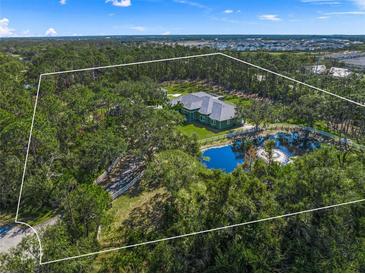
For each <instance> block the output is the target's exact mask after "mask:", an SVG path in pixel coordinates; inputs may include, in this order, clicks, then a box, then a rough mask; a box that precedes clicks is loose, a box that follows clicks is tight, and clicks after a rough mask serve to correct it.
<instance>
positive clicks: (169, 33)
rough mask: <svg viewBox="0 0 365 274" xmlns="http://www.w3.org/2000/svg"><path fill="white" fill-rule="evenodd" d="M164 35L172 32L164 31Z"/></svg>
mask: <svg viewBox="0 0 365 274" xmlns="http://www.w3.org/2000/svg"><path fill="white" fill-rule="evenodd" d="M162 35H171V32H169V31H165V32H164V33H162Z"/></svg>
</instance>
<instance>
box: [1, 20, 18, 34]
mask: <svg viewBox="0 0 365 274" xmlns="http://www.w3.org/2000/svg"><path fill="white" fill-rule="evenodd" d="M14 31H15V30H14V29H11V28H9V19H8V18H5V17H4V18H2V19H0V37H3V36H10V35H13V34H14Z"/></svg>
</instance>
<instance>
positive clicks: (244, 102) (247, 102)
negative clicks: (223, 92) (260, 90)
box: [223, 95, 254, 107]
mask: <svg viewBox="0 0 365 274" xmlns="http://www.w3.org/2000/svg"><path fill="white" fill-rule="evenodd" d="M223 101H224V102H226V103H228V104H232V105H235V106H240V107H250V106H251V105H252V104H253V102H254V100H253V99H248V98H242V97H238V96H235V95H227V96H224V98H223Z"/></svg>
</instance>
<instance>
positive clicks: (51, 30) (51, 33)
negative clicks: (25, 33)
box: [45, 28, 57, 36]
mask: <svg viewBox="0 0 365 274" xmlns="http://www.w3.org/2000/svg"><path fill="white" fill-rule="evenodd" d="M45 35H46V36H55V35H57V31H56V30H55V29H54V28H49V29H48V30H46V32H45Z"/></svg>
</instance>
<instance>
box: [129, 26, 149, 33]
mask: <svg viewBox="0 0 365 274" xmlns="http://www.w3.org/2000/svg"><path fill="white" fill-rule="evenodd" d="M131 29H132V30H135V31H138V32H144V31H145V30H146V28H145V27H143V26H134V27H131Z"/></svg>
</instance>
